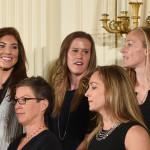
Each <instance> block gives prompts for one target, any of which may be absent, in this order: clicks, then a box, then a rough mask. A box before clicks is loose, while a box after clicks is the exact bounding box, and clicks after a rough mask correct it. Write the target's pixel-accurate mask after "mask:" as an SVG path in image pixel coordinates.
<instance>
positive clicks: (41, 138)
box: [7, 130, 62, 150]
mask: <svg viewBox="0 0 150 150" xmlns="http://www.w3.org/2000/svg"><path fill="white" fill-rule="evenodd" d="M25 135H26V134H23V135H21V136H20V137H19V138H18V139H17V140H15V141H14V142H12V143H11V144H10V145H9V147H8V149H7V150H16V149H17V147H18V146H19V143H20V141H21V140H22V138H23V137H25ZM21 150H62V147H61V144H60V142H59V140H58V139H57V137H56V136H55V135H54V134H53V133H52V132H51V131H49V130H44V131H42V132H41V133H39V134H38V135H36V136H35V137H33V138H32V139H31V140H30V141H29V142H28V143H27V144H26V145H25V146H24V147H23V148H22V149H21Z"/></svg>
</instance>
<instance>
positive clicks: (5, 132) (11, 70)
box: [0, 27, 27, 150]
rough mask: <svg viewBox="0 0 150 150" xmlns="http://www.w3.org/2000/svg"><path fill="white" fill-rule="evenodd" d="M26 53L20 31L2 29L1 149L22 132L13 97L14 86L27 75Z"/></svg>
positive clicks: (0, 51) (11, 28)
mask: <svg viewBox="0 0 150 150" xmlns="http://www.w3.org/2000/svg"><path fill="white" fill-rule="evenodd" d="M25 63H26V55H25V50H24V46H23V44H22V41H21V38H20V35H19V33H18V31H17V30H16V29H15V28H13V27H4V28H1V29H0V149H1V150H5V149H7V147H8V145H9V144H10V142H12V140H14V139H15V138H16V137H18V136H19V135H20V134H21V133H22V127H21V126H20V125H19V124H18V122H17V118H16V115H15V111H14V106H13V104H12V101H11V99H13V98H14V87H15V86H16V84H17V83H18V82H19V81H20V80H22V79H24V78H26V77H27V74H26V66H25Z"/></svg>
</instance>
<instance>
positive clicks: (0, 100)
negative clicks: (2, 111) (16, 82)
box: [0, 79, 9, 104]
mask: <svg viewBox="0 0 150 150" xmlns="http://www.w3.org/2000/svg"><path fill="white" fill-rule="evenodd" d="M8 81H9V79H8V80H7V81H6V82H5V83H4V84H3V87H2V89H0V104H1V102H2V96H3V93H4V91H5V90H6V88H7V85H8Z"/></svg>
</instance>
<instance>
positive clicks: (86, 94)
mask: <svg viewBox="0 0 150 150" xmlns="http://www.w3.org/2000/svg"><path fill="white" fill-rule="evenodd" d="M84 95H85V96H86V97H89V89H88V90H87V91H86V93H85V94H84Z"/></svg>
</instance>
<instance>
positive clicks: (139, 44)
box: [121, 27, 150, 133]
mask: <svg viewBox="0 0 150 150" xmlns="http://www.w3.org/2000/svg"><path fill="white" fill-rule="evenodd" d="M121 53H122V54H123V67H125V68H127V71H128V73H129V76H130V77H131V79H132V81H133V83H134V89H135V92H136V96H137V100H138V104H139V106H140V109H141V111H142V115H143V118H144V121H145V124H146V125H147V127H148V129H149V133H150V28H149V27H139V28H136V29H134V30H132V31H131V32H130V33H129V34H128V35H127V38H126V43H125V45H124V47H123V48H122V49H121Z"/></svg>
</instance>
